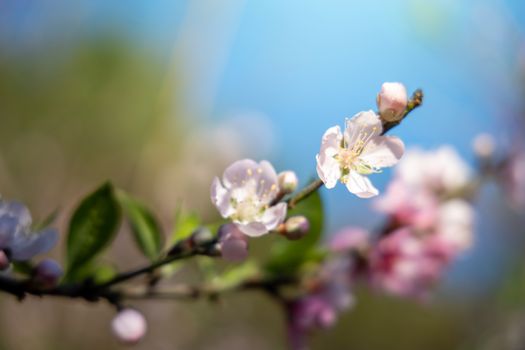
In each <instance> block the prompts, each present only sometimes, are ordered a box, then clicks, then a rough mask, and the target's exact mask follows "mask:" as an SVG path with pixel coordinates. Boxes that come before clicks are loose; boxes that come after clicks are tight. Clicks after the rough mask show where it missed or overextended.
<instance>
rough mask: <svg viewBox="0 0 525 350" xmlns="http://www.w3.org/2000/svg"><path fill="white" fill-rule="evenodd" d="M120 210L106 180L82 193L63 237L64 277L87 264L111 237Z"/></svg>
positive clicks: (69, 278) (112, 236) (69, 275)
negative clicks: (102, 183) (85, 193)
mask: <svg viewBox="0 0 525 350" xmlns="http://www.w3.org/2000/svg"><path fill="white" fill-rule="evenodd" d="M120 219H121V214H120V207H119V205H118V203H117V201H116V199H115V196H114V191H113V187H112V185H111V184H110V183H106V184H104V185H102V186H101V187H100V188H99V189H97V190H96V191H95V192H93V193H92V194H90V195H89V196H88V197H86V198H85V199H84V200H83V201H82V202H81V203H80V205H79V206H78V208H77V209H76V210H75V212H74V214H73V216H72V218H71V221H70V223H69V232H68V237H67V261H68V266H67V273H66V279H68V280H74V279H76V278H77V276H76V273H77V271H80V270H81V269H82V268H83V267H84V266H86V265H87V264H89V263H90V262H91V261H92V260H93V259H94V258H95V257H96V256H97V255H98V254H99V253H100V252H102V250H103V249H104V248H106V247H107V246H108V245H109V244H110V243H111V241H112V240H113V238H114V237H115V235H116V233H117V230H118V227H119V224H120Z"/></svg>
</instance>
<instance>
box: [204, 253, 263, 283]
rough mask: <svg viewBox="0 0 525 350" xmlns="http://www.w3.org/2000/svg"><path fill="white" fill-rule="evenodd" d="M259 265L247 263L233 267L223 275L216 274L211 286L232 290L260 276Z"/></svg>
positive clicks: (251, 262) (252, 262)
mask: <svg viewBox="0 0 525 350" xmlns="http://www.w3.org/2000/svg"><path fill="white" fill-rule="evenodd" d="M259 274H260V271H259V268H258V265H257V264H256V263H255V262H254V261H251V260H249V261H246V262H245V263H243V264H240V265H237V266H233V267H232V268H230V269H228V270H227V271H225V272H224V273H222V274H217V273H216V274H215V276H213V280H212V282H211V284H212V285H213V286H215V287H216V288H218V289H231V288H234V287H236V286H238V285H240V284H241V283H243V282H244V281H246V280H248V279H250V278H254V277H256V276H259Z"/></svg>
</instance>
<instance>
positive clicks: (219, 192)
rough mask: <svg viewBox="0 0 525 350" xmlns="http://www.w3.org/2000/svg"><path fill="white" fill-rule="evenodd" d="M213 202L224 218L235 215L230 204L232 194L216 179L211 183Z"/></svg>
mask: <svg viewBox="0 0 525 350" xmlns="http://www.w3.org/2000/svg"><path fill="white" fill-rule="evenodd" d="M210 192H211V201H212V203H213V204H214V205H215V206H216V207H217V209H218V210H219V213H221V216H222V217H223V218H227V217H229V216H230V215H232V214H233V212H234V209H233V208H232V206H231V203H230V193H229V192H228V191H226V189H225V188H224V187H223V186H222V185H221V182H220V181H219V179H218V178H217V177H215V178H214V179H213V181H212V183H211V189H210Z"/></svg>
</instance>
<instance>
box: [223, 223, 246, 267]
mask: <svg viewBox="0 0 525 350" xmlns="http://www.w3.org/2000/svg"><path fill="white" fill-rule="evenodd" d="M218 236H219V244H218V246H219V249H220V251H221V256H222V257H223V258H224V260H227V261H231V262H241V261H244V260H246V258H247V257H248V238H247V237H246V235H245V234H244V233H242V232H241V230H239V228H238V227H237V225H235V224H231V223H230V224H224V225H222V226H221V227H220V229H219V234H218Z"/></svg>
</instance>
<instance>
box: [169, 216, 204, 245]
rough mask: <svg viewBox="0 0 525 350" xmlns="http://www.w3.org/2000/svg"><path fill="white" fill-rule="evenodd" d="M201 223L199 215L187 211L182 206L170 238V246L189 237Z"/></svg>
mask: <svg viewBox="0 0 525 350" xmlns="http://www.w3.org/2000/svg"><path fill="white" fill-rule="evenodd" d="M200 225H201V222H200V219H199V216H198V215H197V214H195V213H191V212H188V211H186V210H185V209H184V208H182V207H180V208H179V210H178V211H177V214H176V215H175V225H174V227H173V232H172V235H171V239H170V242H169V244H170V246H173V245H175V244H176V243H178V242H180V241H182V240H184V239H186V238H189V237H190V236H191V234H192V232H193V231H195V230H196V229H197V228H199V227H200Z"/></svg>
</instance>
